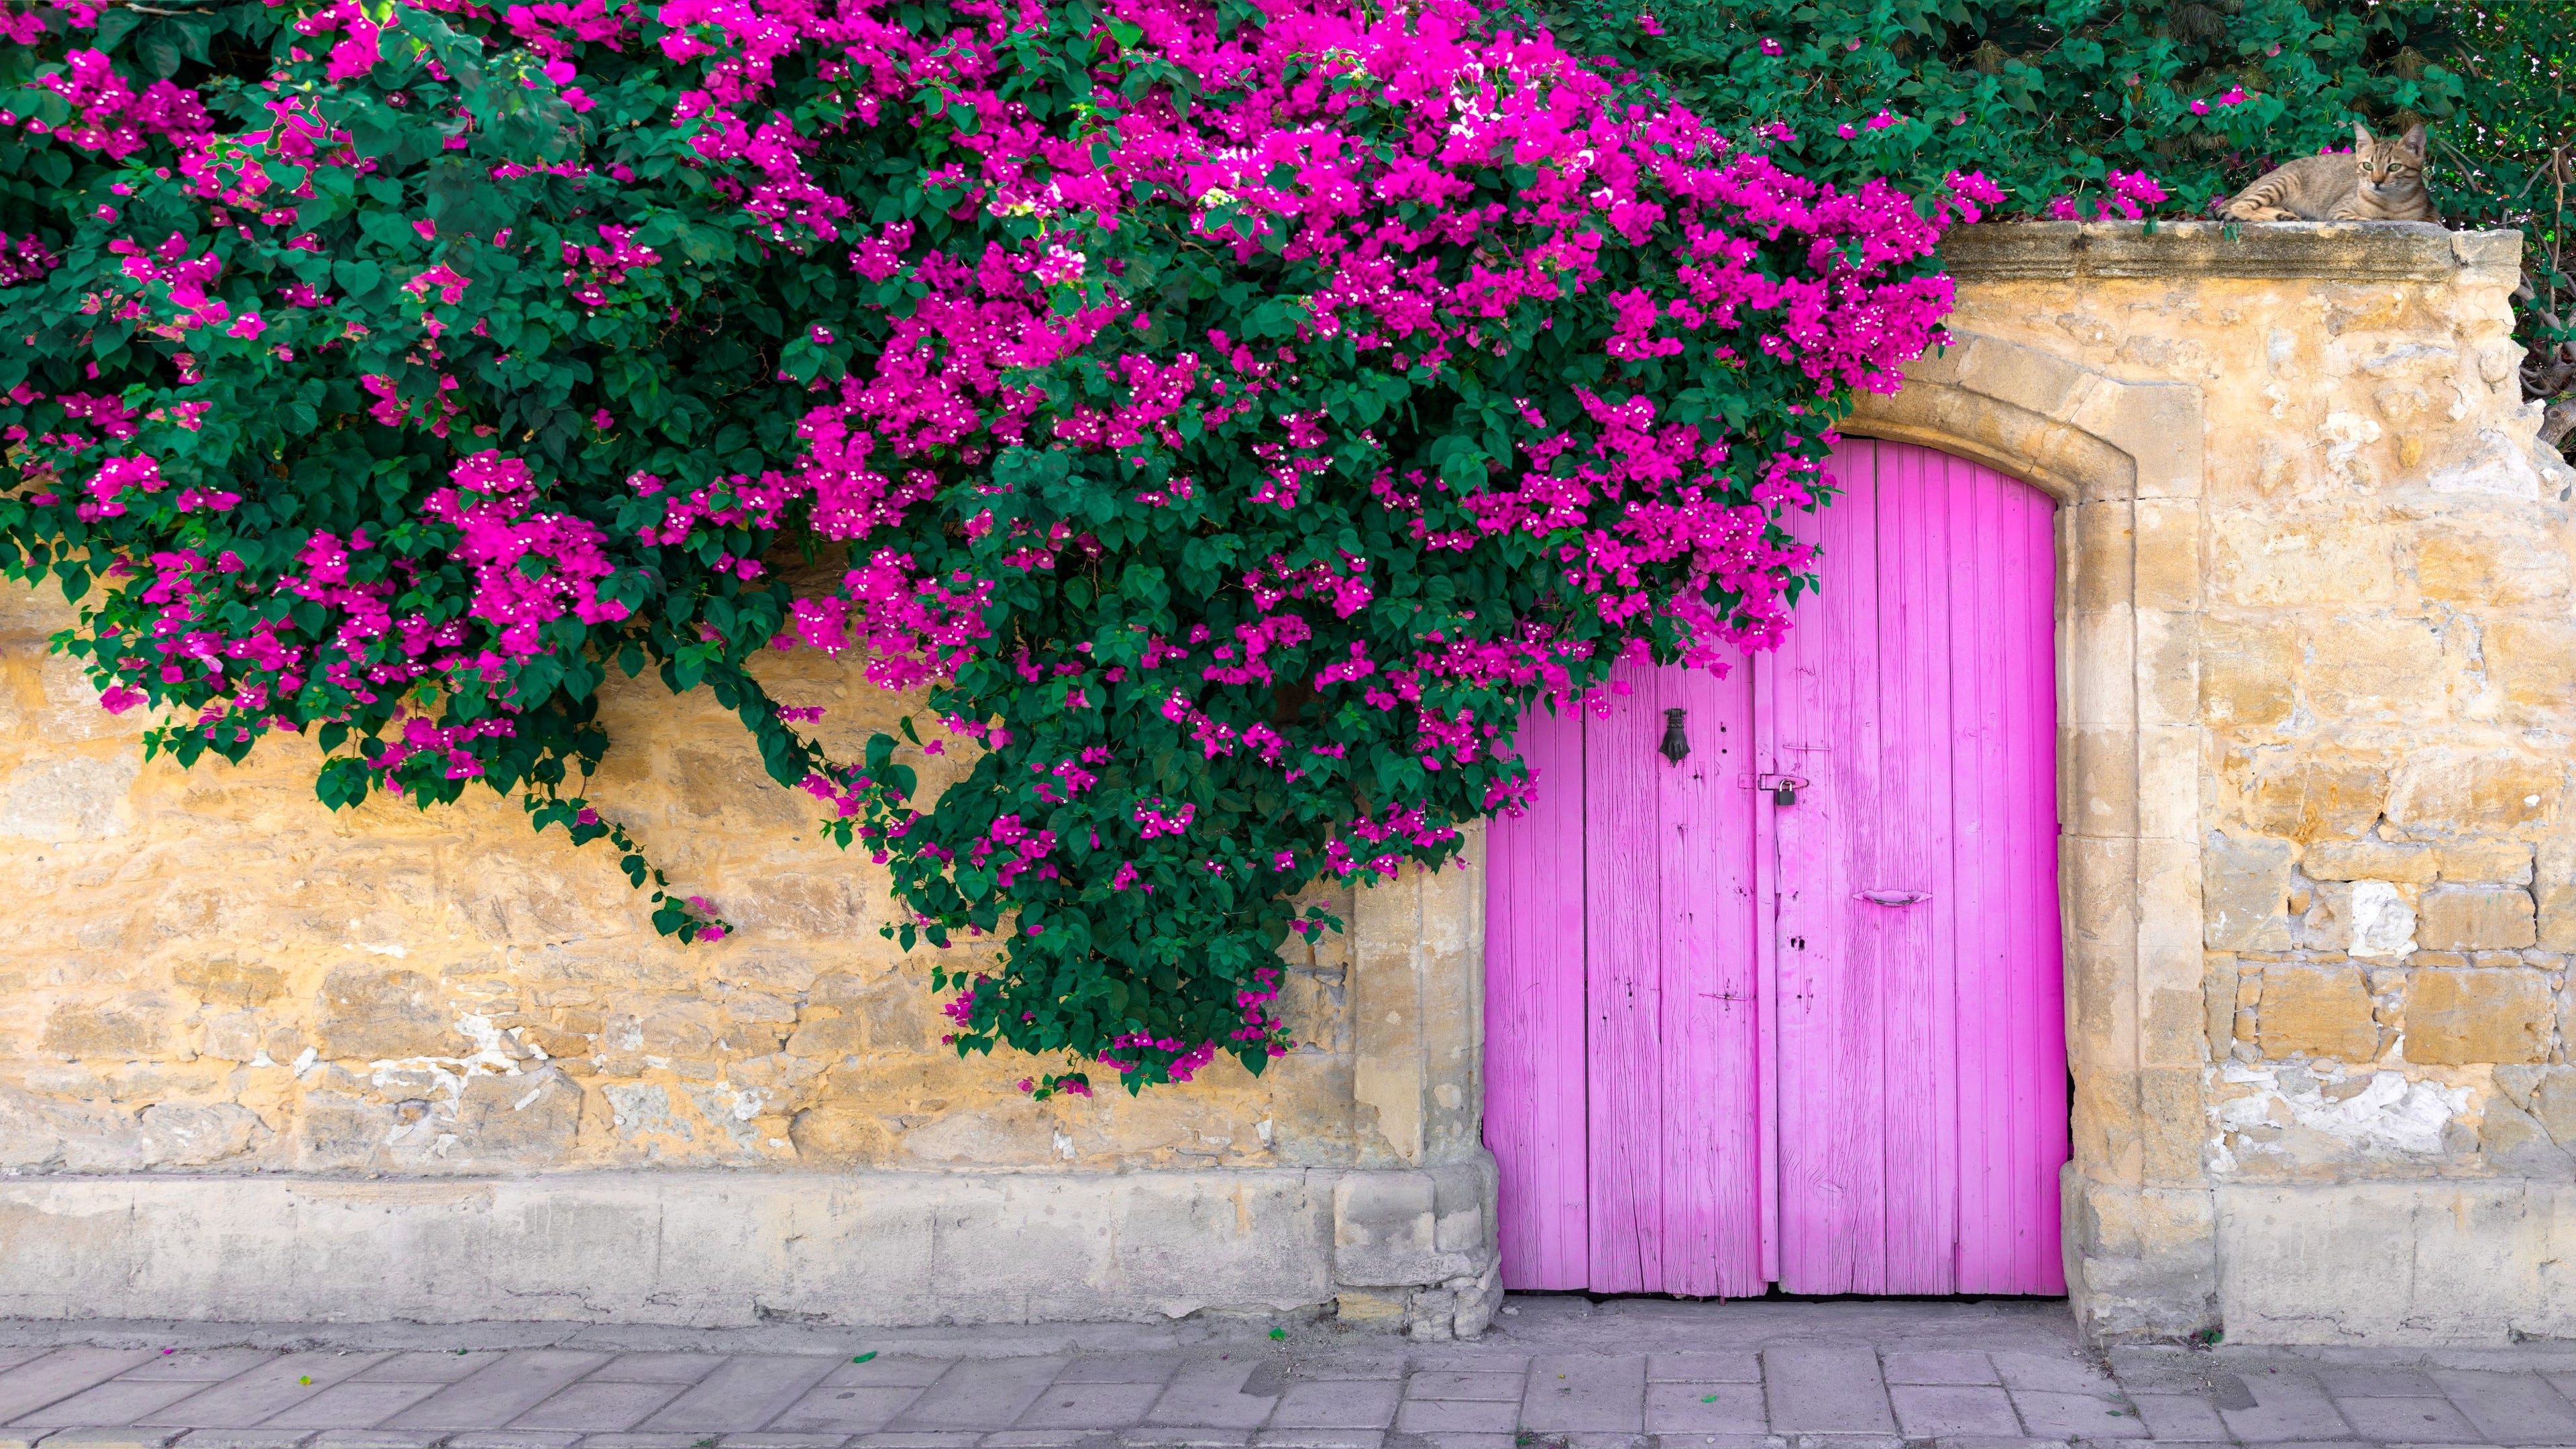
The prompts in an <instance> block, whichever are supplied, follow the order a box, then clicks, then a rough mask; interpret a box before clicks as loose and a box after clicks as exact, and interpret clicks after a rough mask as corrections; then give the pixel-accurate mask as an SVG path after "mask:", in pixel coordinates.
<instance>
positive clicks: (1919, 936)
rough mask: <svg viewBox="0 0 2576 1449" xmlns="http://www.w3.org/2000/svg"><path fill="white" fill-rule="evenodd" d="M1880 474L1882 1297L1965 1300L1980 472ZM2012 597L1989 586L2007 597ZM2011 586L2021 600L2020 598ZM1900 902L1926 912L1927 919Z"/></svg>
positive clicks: (1874, 965) (1866, 839)
mask: <svg viewBox="0 0 2576 1449" xmlns="http://www.w3.org/2000/svg"><path fill="white" fill-rule="evenodd" d="M1871 446H1872V450H1873V451H1874V452H1875V453H1876V454H1877V472H1878V560H1877V562H1878V620H1877V625H1878V678H1877V681H1876V684H1877V691H1878V697H1879V698H1878V708H1879V718H1880V721H1881V729H1882V735H1881V738H1882V740H1883V747H1882V751H1881V754H1880V756H1879V759H1880V764H1881V773H1880V777H1879V781H1878V784H1879V794H1878V796H1877V799H1876V802H1875V805H1874V808H1872V809H1871V810H1870V811H1869V812H1867V814H1866V816H1864V817H1860V818H1857V819H1855V820H1854V822H1853V824H1854V829H1853V831H1852V850H1853V857H1854V867H1853V873H1854V876H1855V878H1856V879H1858V880H1859V881H1860V882H1861V890H1860V892H1857V893H1855V899H1854V900H1853V901H1852V903H1851V910H1852V912H1853V915H1854V917H1855V919H1854V922H1853V930H1852V933H1851V946H1850V950H1849V954H1848V955H1847V956H1846V957H1845V960H1846V961H1847V962H1848V963H1849V964H1850V966H1851V967H1852V968H1853V969H1858V970H1866V971H1869V972H1870V973H1872V974H1873V975H1874V976H1875V977H1876V979H1877V982H1878V987H1879V995H1878V1010H1879V1014H1878V1022H1877V1025H1878V1031H1879V1035H1880V1040H1881V1042H1882V1043H1883V1051H1884V1053H1885V1054H1884V1056H1883V1057H1882V1059H1881V1060H1882V1062H1883V1064H1884V1070H1885V1076H1884V1077H1883V1078H1882V1080H1881V1083H1880V1096H1881V1102H1882V1104H1883V1105H1882V1110H1881V1116H1882V1120H1883V1121H1884V1122H1885V1124H1886V1138H1885V1150H1886V1158H1885V1168H1884V1173H1885V1175H1884V1178H1883V1181H1884V1183H1885V1192H1886V1214H1887V1217H1886V1224H1887V1239H1886V1249H1885V1251H1886V1257H1885V1260H1884V1266H1883V1269H1882V1273H1881V1275H1880V1276H1879V1277H1878V1278H1877V1279H1876V1280H1874V1281H1866V1282H1857V1283H1855V1284H1853V1285H1852V1286H1853V1288H1854V1289H1855V1290H1856V1291H1861V1292H1871V1293H1949V1292H1952V1291H1954V1288H1955V1284H1956V1282H1957V1261H1958V1256H1957V1250H1958V1200H1959V1177H1958V1150H1959V1142H1958V1139H1959V1117H1958V1039H1957V1023H1958V1012H1959V1002H1958V998H1957V995H1956V991H1955V987H1956V975H1955V972H1956V961H1957V958H1956V951H1955V947H1954V944H1953V935H1952V929H1951V928H1952V924H1953V920H1954V915H1955V912H1956V910H1957V907H1958V899H1957V890H1956V881H1955V879H1954V871H1953V869H1952V843H1953V822H1952V816H1951V803H1952V802H1951V783H1952V782H1951V759H1950V744H1951V741H1950V705H1951V701H1950V665H1951V657H1950V654H1951V642H1952V641H1951V637H1950V598H1949V590H1948V587H1947V580H1948V579H1949V577H1950V576H1951V571H1952V569H1953V567H1954V561H1953V559H1952V556H1951V547H1950V540H1951V534H1952V532H1953V523H1954V519H1953V516H1952V515H1953V510H1954V508H1955V507H1956V506H1958V504H1959V502H1960V500H1961V496H1962V494H1963V492H1964V491H1966V490H1969V489H1972V488H1973V480H1972V479H1967V478H1962V477H1959V476H1958V474H1959V473H1960V472H1963V471H1965V470H1968V469H1969V468H1970V467H1971V465H1969V464H1967V463H1965V462H1962V461H1959V460H1954V459H1950V458H1947V457H1945V456H1943V455H1941V454H1939V453H1935V452H1932V451H1930V450H1928V449H1923V448H1909V447H1902V446H1898V445H1892V444H1874V445H1871ZM1999 583H2002V581H1991V580H1990V581H1989V584H1988V586H1989V587H1994V586H1996V585H1997V584H1999ZM2004 586H2006V587H2009V585H2008V584H2005V585H2004ZM1871 896H1879V897H1887V898H1893V897H1896V896H1921V897H1924V899H1919V900H1915V901H1914V902H1912V903H1911V904H1892V903H1890V899H1877V900H1873V899H1870V898H1869V897H1871Z"/></svg>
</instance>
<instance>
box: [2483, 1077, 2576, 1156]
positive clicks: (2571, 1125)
mask: <svg viewBox="0 0 2576 1449" xmlns="http://www.w3.org/2000/svg"><path fill="white" fill-rule="evenodd" d="M2506 1070H2507V1068H2504V1067H2498V1068H2496V1076H2497V1078H2498V1079H2499V1080H2501V1079H2502V1078H2503V1076H2504V1074H2505V1072H2506ZM2525 1110H2526V1111H2528V1112H2530V1113H2531V1115H2532V1118H2533V1120H2535V1121H2537V1122H2539V1123H2540V1125H2541V1126H2542V1127H2543V1128H2545V1129H2547V1130H2548V1133H2549V1136H2550V1140H2551V1141H2554V1142H2556V1143H2557V1144H2558V1145H2559V1146H2561V1147H2567V1148H2576V1067H2549V1068H2546V1069H2544V1070H2542V1071H2541V1072H2540V1073H2539V1081H2538V1082H2537V1083H2535V1084H2534V1085H2533V1087H2532V1089H2531V1093H2530V1097H2529V1099H2528V1101H2527V1103H2526V1104H2525Z"/></svg>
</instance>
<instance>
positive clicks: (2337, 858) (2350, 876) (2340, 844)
mask: <svg viewBox="0 0 2576 1449" xmlns="http://www.w3.org/2000/svg"><path fill="white" fill-rule="evenodd" d="M2299 870H2300V871H2301V872H2302V873H2303V874H2305V875H2306V876H2307V877H2308V878H2309V879H2310V880H2384V881H2392V882H2403V883H2405V884H2408V885H2430V884H2431V883H2432V882H2433V880H2434V879H2435V878H2436V877H2437V876H2438V875H2439V874H2440V870H2441V865H2440V860H2439V858H2438V857H2437V856H2436V855H2435V854H2434V852H2433V850H2432V848H2431V847H2429V846H2423V845H2401V844H2396V843H2393V842H2390V841H2385V840H2376V839H2372V838H2369V837H2364V838H2362V839H2360V840H2321V841H2319V842H2317V843H2316V844H2314V845H2311V846H2309V847H2308V848H2307V849H2306V850H2305V851H2303V852H2301V853H2300V856H2299Z"/></svg>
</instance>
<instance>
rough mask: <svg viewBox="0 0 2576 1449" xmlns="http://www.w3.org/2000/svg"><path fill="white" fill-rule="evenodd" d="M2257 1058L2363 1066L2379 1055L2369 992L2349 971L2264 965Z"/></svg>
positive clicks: (2357, 974)
mask: <svg viewBox="0 0 2576 1449" xmlns="http://www.w3.org/2000/svg"><path fill="white" fill-rule="evenodd" d="M2255 1020H2256V1024H2257V1025H2256V1030H2257V1032H2258V1034H2259V1035H2258V1038H2257V1039H2258V1040H2259V1042H2260V1043H2261V1045H2262V1048H2263V1055H2264V1056H2266V1057H2268V1058H2270V1059H2272V1060H2274V1061H2279V1060H2282V1059H2284V1058H2288V1057H2294V1056H2308V1057H2332V1058H2334V1059H2335V1060H2337V1061H2345V1062H2367V1061H2370V1060H2373V1059H2374V1058H2376V1057H2377V1056H2378V1055H2379V1027H2378V1025H2377V1024H2376V1023H2375V1022H2374V1021H2373V1020H2372V1019H2371V1010H2370V990H2369V987H2368V986H2367V985H2366V984H2365V983H2364V981H2363V980H2362V975H2361V973H2360V972H2359V971H2358V970H2355V969H2354V968H2352V967H2349V966H2286V965H2285V966H2267V967H2265V968H2263V996H2262V1001H2261V1004H2260V1005H2259V1006H2258V1007H2257V1008H2256V1012H2255Z"/></svg>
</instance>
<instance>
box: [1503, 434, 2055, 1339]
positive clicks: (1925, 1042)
mask: <svg viewBox="0 0 2576 1449" xmlns="http://www.w3.org/2000/svg"><path fill="white" fill-rule="evenodd" d="M1835 473H1836V475H1837V476H1838V477H1839V479H1840V480H1841V483H1842V487H1843V495H1842V497H1841V498H1840V499H1839V500H1838V501H1837V502H1836V503H1835V504H1834V505H1832V506H1831V507H1829V508H1827V509H1826V510H1825V511H1824V512H1823V514H1822V515H1821V516H1820V517H1819V518H1817V519H1813V520H1809V523H1810V525H1811V526H1812V527H1814V528H1816V529H1817V530H1818V536H1819V539H1820V541H1821V543H1822V544H1823V547H1824V564H1823V570H1824V574H1825V579H1826V583H1825V587H1824V589H1823V590H1822V591H1821V593H1820V594H1818V595H1816V596H1813V597H1811V598H1809V599H1808V600H1806V601H1805V602H1804V603H1802V604H1801V606H1800V609H1799V617H1798V620H1797V623H1796V626H1795V627H1794V628H1793V629H1792V630H1791V631H1790V634H1789V642H1788V643H1787V645H1785V646H1784V647H1783V648H1782V649H1781V650H1780V651H1779V653H1778V654H1777V655H1773V656H1763V657H1759V658H1756V659H1754V660H1752V661H1749V662H1748V663H1744V664H1739V665H1738V666H1737V667H1736V668H1735V669H1733V670H1731V671H1730V672H1729V674H1728V675H1727V676H1726V677H1725V678H1724V679H1718V678H1714V677H1712V676H1710V675H1708V674H1707V673H1705V672H1690V671H1682V670H1642V669H1641V670H1633V671H1627V672H1625V673H1623V675H1622V676H1621V677H1622V678H1623V679H1624V680H1625V681H1626V682H1628V683H1630V684H1631V685H1632V686H1633V689H1634V693H1632V694H1630V695H1628V696H1627V697H1625V698H1624V699H1622V700H1621V701H1620V702H1619V703H1618V704H1617V705H1616V707H1614V709H1613V711H1612V713H1611V715H1610V717H1609V718H1607V719H1592V720H1583V719H1559V718H1554V717H1544V716H1543V717H1541V718H1539V719H1536V720H1533V721H1531V722H1530V723H1529V724H1528V725H1526V726H1524V728H1523V730H1522V734H1521V748H1522V749H1523V750H1524V751H1526V752H1527V753H1528V754H1529V756H1530V758H1531V759H1532V762H1533V763H1534V764H1535V765H1537V766H1538V768H1539V770H1540V772H1541V782H1540V788H1539V794H1538V800H1539V804H1538V807H1537V809H1535V810H1534V811H1532V812H1531V813H1530V814H1529V815H1527V816H1525V817H1523V818H1521V819H1519V820H1511V821H1498V822H1496V824H1495V826H1494V830H1493V834H1492V846H1491V852H1490V862H1491V866H1490V871H1489V885H1488V891H1489V904H1488V911H1487V963H1488V964H1487V982H1488V984H1487V1029H1486V1032H1487V1034H1486V1060H1487V1074H1488V1089H1487V1097H1486V1139H1487V1142H1488V1143H1489V1145H1491V1146H1492V1148H1493V1150H1494V1153H1495V1156H1496V1158H1497V1160H1498V1161H1499V1162H1500V1164H1501V1167H1502V1204H1501V1207H1502V1244H1503V1275H1504V1281H1505V1283H1506V1284H1508V1285H1509V1286H1512V1287H1516V1288H1589V1289H1593V1290H1595V1291H1608V1292H1636V1291H1645V1292H1666V1293H1680V1294H1692V1295H1719V1296H1734V1295H1740V1294H1748V1293H1758V1292H1760V1291H1761V1290H1762V1286H1763V1285H1764V1284H1765V1283H1769V1282H1777V1283H1779V1284H1780V1285H1781V1286H1782V1287H1784V1288H1785V1289H1787V1290H1788V1291H1791V1292H1798V1293H1853V1292H1858V1293H2059V1292H2063V1291H2064V1290H2065V1284H2064V1280H2063V1277H2062V1270H2061V1268H2060V1266H2059V1256H2058V1216H2057V1214H2058V1204H2057V1168H2058V1165H2059V1164H2061V1163H2063V1162H2064V1161H2065V1159H2066V1148H2067V1142H2066V1134H2067V1114H2066V1108H2067V1104H2066V1075H2065V1043H2064V1022H2063V1004H2062V989H2063V988H2062V976H2061V969H2060V962H2059V954H2058V949H2059V948H2058V918H2057V890H2056V875H2057V873H2056V860H2057V856H2056V851H2057V840H2056V837H2057V826H2056V812H2055V792H2056V764H2055V739H2056V705H2055V695H2054V689H2053V683H2052V673H2051V665H2052V660H2053V657H2054V649H2053V647H2052V638H2051V634H2052V625H2051V609H2050V601H2051V592H2052V585H2053V567H2052V556H2053V550H2052V547H2051V518H2050V508H2049V504H2048V501H2047V500H2046V499H2045V498H2044V497H2042V496H2041V495H2040V494H2039V493H2038V492H2036V491H2035V490H2033V489H2030V488H2029V487H2027V486H2026V485H2023V484H2020V483H2017V482H2014V481H2012V480H2010V479H2007V478H2004V477H2002V476H2001V475H1999V474H1996V473H1993V472H1991V471H1989V470H1987V469H1984V468H1980V467H1977V466H1976V465H1973V464H1970V463H1967V462H1964V461H1962V460H1959V459H1955V458H1950V457H1947V456H1945V455H1943V454H1939V453H1935V452H1932V451H1930V450H1928V449H1924V448H1917V447H1912V446H1908V445H1904V444H1893V443H1873V442H1866V441H1855V442H1852V443H1848V444H1846V445H1845V446H1844V447H1843V448H1842V449H1841V450H1839V451H1838V452H1837V454H1836V457H1835ZM1675 708H1678V709H1681V710H1682V711H1683V722H1684V731H1685V734H1686V736H1687V738H1688V742H1689V744H1690V747H1691V748H1690V753H1689V754H1688V755H1686V756H1685V757H1684V759H1683V761H1682V762H1681V763H1680V764H1678V765H1676V764H1674V763H1672V762H1670V761H1668V760H1666V759H1665V758H1664V757H1663V756H1662V755H1661V754H1659V753H1657V751H1656V746H1657V745H1659V744H1660V743H1661V741H1662V739H1663V735H1664V730H1665V725H1666V716H1665V711H1666V710H1668V709H1675ZM1757 777H1785V778H1787V779H1789V780H1793V781H1797V782H1799V783H1797V784H1795V785H1793V786H1792V794H1791V796H1790V803H1781V801H1780V800H1779V798H1777V797H1775V795H1774V794H1773V793H1772V792H1771V790H1769V789H1756V788H1754V786H1755V785H1756V784H1757V783H1762V782H1763V781H1762V780H1761V779H1759V778H1757ZM1578 865H1579V868H1578Z"/></svg>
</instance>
